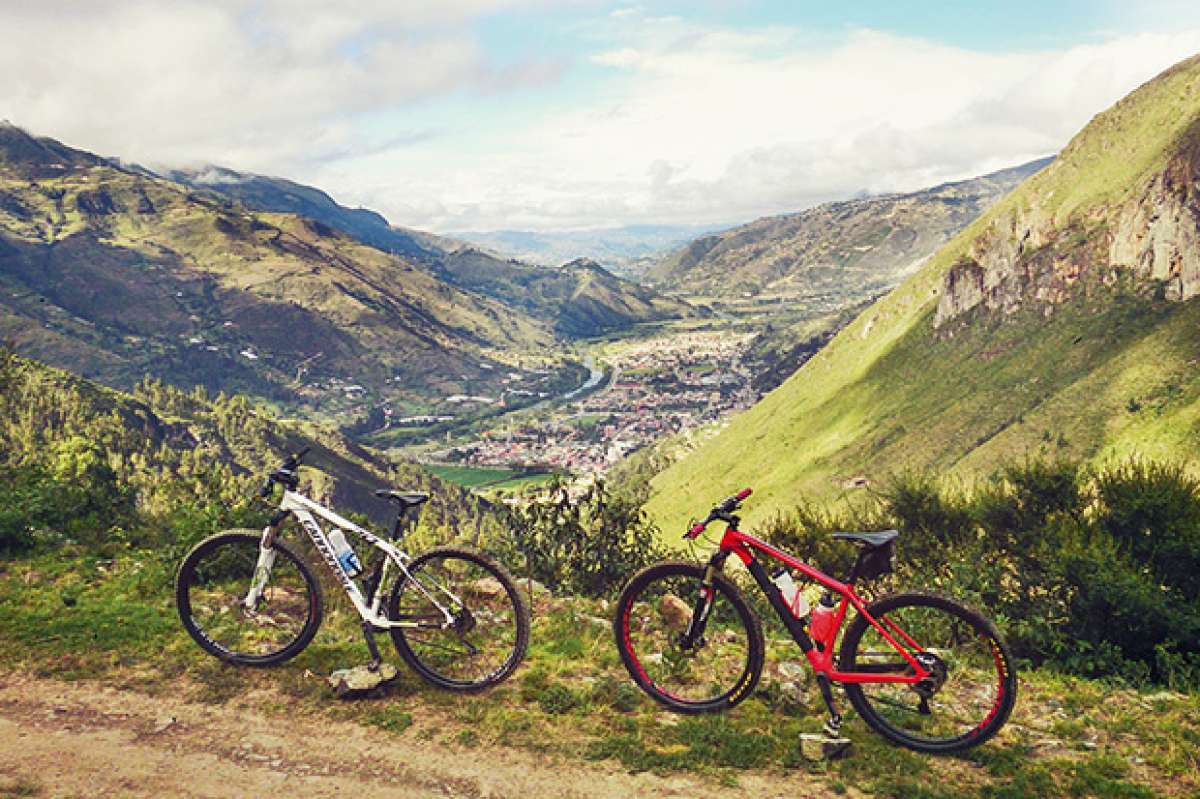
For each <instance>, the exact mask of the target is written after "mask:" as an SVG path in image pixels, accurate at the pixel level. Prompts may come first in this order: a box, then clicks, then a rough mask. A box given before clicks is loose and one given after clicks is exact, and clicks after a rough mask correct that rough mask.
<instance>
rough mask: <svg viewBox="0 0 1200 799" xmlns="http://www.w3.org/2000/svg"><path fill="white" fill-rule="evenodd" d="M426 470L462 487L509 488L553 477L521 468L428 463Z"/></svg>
mask: <svg viewBox="0 0 1200 799" xmlns="http://www.w3.org/2000/svg"><path fill="white" fill-rule="evenodd" d="M425 468H426V469H427V470H428V471H430V472H431V473H433V474H434V475H435V476H437V477H440V478H442V479H443V480H445V481H447V482H450V483H454V484H456V485H460V486H462V487H463V488H474V489H482V488H486V489H490V490H498V489H505V490H511V489H514V488H522V487H525V486H528V485H540V484H542V483H547V482H549V481H550V480H552V479H553V478H554V475H552V474H550V473H548V472H534V473H530V472H527V471H524V470H521V469H503V468H491V467H484V466H442V465H430V466H426V467H425Z"/></svg>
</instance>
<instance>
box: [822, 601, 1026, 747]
mask: <svg viewBox="0 0 1200 799" xmlns="http://www.w3.org/2000/svg"><path fill="white" fill-rule="evenodd" d="M867 612H868V613H870V614H871V616H873V617H874V618H875V620H876V621H878V622H879V623H880V625H882V627H883V628H884V629H885V630H887V633H888V635H889V636H891V637H892V639H893V640H895V641H896V642H897V643H899V644H901V645H903V646H904V647H905V648H906V649H907V650H908V651H909V653H910V654H912V655H913V657H914V658H915V659H916V660H917V661H918V662H920V663H921V664H922V666H923V667H924V668H925V669H926V670H928V671H929V672H930V676H929V677H928V678H926V679H925V680H922V681H921V682H920V683H917V684H915V685H907V684H903V683H861V684H857V685H855V684H848V685H846V686H845V688H846V694H847V696H849V697H850V702H851V704H853V705H854V709H855V710H857V711H858V714H859V715H860V716H862V718H863V721H865V722H866V723H867V724H868V725H870V726H871V727H872V728H873V729H874V730H875V731H876V732H878V733H880V734H881V735H883V736H884V737H885V738H888V739H890V740H891V741H894V742H895V743H898V744H901V745H902V746H906V747H908V748H909V749H915V750H917V751H918V752H931V753H949V752H960V751H962V750H964V749H969V748H971V747H973V746H978V745H979V744H981V743H983V742H984V741H986V740H987V739H989V738H991V737H992V736H993V735H995V734H996V733H997V732H999V730H1000V728H1001V727H1002V726H1004V722H1005V721H1007V720H1008V716H1009V714H1010V713H1011V712H1012V709H1013V705H1014V704H1015V703H1016V700H1017V675H1016V671H1015V670H1014V669H1013V667H1012V658H1011V657H1010V656H1009V653H1008V648H1007V647H1006V646H1005V645H1004V642H1003V641H1002V640H1001V639H1000V635H999V633H998V632H997V631H996V628H995V627H994V626H992V624H991V622H989V621H988V620H987V619H985V618H984V617H983V616H981V615H980V614H979V613H977V612H976V611H974V610H971V609H970V608H968V607H965V606H963V605H961V604H959V603H958V602H956V601H955V600H953V599H950V598H948V597H944V596H939V595H937V594H925V593H906V594H894V595H892V596H887V597H884V598H882V599H880V600H878V601H876V602H874V603H872V604H871V605H869V606H868V607H867ZM839 665H840V668H841V670H842V671H846V672H853V671H861V672H872V673H876V674H892V675H905V674H912V673H913V670H912V667H911V666H909V665H908V662H907V661H906V660H905V659H904V658H903V657H902V656H901V654H900V653H899V652H898V651H897V650H896V648H895V647H894V646H892V644H891V643H889V642H888V640H887V639H886V638H885V637H884V636H883V635H882V634H881V633H880V631H879V630H877V629H876V628H875V627H874V626H872V625H871V624H870V622H868V621H867V620H866V618H865V617H863V616H862V615H859V616H858V617H857V618H855V620H854V623H853V624H852V625H850V627H849V628H848V629H847V630H846V637H845V638H844V639H843V640H842V648H841V651H840V654H839Z"/></svg>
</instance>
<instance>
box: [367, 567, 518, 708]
mask: <svg viewBox="0 0 1200 799" xmlns="http://www.w3.org/2000/svg"><path fill="white" fill-rule="evenodd" d="M437 559H450V560H455V559H457V560H460V561H465V562H467V563H473V564H475V565H476V566H479V567H481V568H482V569H483V570H484V571H485V572H487V573H488V575H489V576H490V577H492V578H493V579H495V580H496V581H498V582H499V583H500V585H501V586H502V587H503V589H504V594H505V596H506V597H507V598H508V601H509V603H511V607H512V612H513V619H514V622H515V624H516V636H515V639H514V641H513V643H512V648H511V651H509V653H508V655H507V657H506V658H505V659H504V661H503V663H501V665H500V666H498V667H497V668H495V669H493V670H491V671H489V672H488V673H487V674H485V675H484V676H483V677H482V678H480V679H474V680H461V679H455V678H453V677H450V676H447V675H445V674H443V673H441V672H440V671H438V669H437V668H435V667H434V666H433V665H432V664H430V663H427V662H426V660H425V659H423V658H422V657H421V656H420V655H419V654H417V652H415V651H414V650H413V647H412V646H411V645H410V642H409V637H410V633H409V632H407V631H406V628H404V627H393V628H392V629H391V631H390V632H391V637H392V644H393V646H395V648H396V652H397V653H398V654H399V655H400V657H401V658H403V659H404V662H405V663H407V664H408V665H409V666H410V667H411V668H412V669H413V671H415V672H417V674H419V675H421V677H422V678H424V679H425V680H426V681H428V682H430V683H432V684H434V685H436V686H438V687H440V688H445V689H447V690H451V691H460V692H464V693H474V692H477V691H482V690H484V689H486V688H490V687H492V686H494V685H498V684H499V683H501V682H503V681H504V680H506V679H508V677H509V676H511V675H512V673H513V671H515V670H516V668H517V666H519V665H520V664H521V661H522V660H524V658H525V652H526V650H527V649H528V647H529V627H530V617H529V607H528V605H526V604H525V599H524V597H523V596H522V595H521V591H520V589H519V588H517V584H516V581H515V580H513V578H512V575H510V574H509V573H508V570H507V569H505V568H504V566H502V565H501V564H499V563H497V562H496V561H495V560H493V559H491V558H490V557H488V556H487V555H484V554H482V553H480V552H475V551H474V550H470V549H462V548H459V547H438V548H436V549H431V550H429V551H428V552H425V553H423V554H422V555H420V556H419V557H417V558H416V559H414V560H413V561H412V562H411V563H409V564H408V571H409V574H411V575H413V577H414V579H418V578H419V575H420V573H421V571H422V569H423V568H425V567H426V566H427V565H428V564H430V563H432V562H433V561H434V560H437ZM408 584H409V579H408V577H406V576H403V575H402V576H401V577H400V578H399V579H397V580H396V582H395V584H394V585H393V586H392V593H391V596H390V598H389V601H388V616H389V618H390V619H393V620H395V619H397V618H399V616H400V615H401V614H400V601H401V598H402V595H403V593H404V591H405V589H406V587H407V586H408Z"/></svg>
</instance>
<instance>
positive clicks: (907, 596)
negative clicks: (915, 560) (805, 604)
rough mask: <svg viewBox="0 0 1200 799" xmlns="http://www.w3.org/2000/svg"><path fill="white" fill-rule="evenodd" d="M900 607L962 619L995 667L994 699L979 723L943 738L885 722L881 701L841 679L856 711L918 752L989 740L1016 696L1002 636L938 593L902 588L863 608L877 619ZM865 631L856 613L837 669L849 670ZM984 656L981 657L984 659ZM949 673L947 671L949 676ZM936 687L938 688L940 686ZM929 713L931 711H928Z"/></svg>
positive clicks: (958, 748)
mask: <svg viewBox="0 0 1200 799" xmlns="http://www.w3.org/2000/svg"><path fill="white" fill-rule="evenodd" d="M903 608H927V609H932V610H935V611H943V612H945V613H947V614H949V615H951V616H953V617H956V618H957V619H958V620H960V621H962V622H964V623H965V624H966V625H968V626H969V627H970V629H971V630H972V631H974V632H975V633H976V634H977V635H978V636H979V638H980V639H981V641H982V642H983V643H984V644H986V645H987V650H985V651H984V654H985V655H986V656H987V657H990V658H991V665H993V666H994V667H995V669H996V678H997V682H996V684H995V691H996V696H995V700H994V701H993V703H992V704H991V706H990V708H989V709H988V711H987V713H986V715H985V716H984V717H983V718H982V719H980V720H979V723H978V724H975V726H973V727H971V728H970V729H968V730H967V731H966V732H965V733H961V734H958V735H954V736H952V737H948V738H932V737H928V736H921V735H916V734H912V733H911V732H908V731H905V730H903V729H900V728H898V727H897V726H896V725H895V724H892V723H889V721H888V720H887V717H886V716H885V715H884V714H883V712H881V711H880V709H879V708H877V707H876V705H877V704H882V702H880V701H875V702H873V701H872V698H871V697H870V696H868V695H867V694H866V692H865V690H864V686H863V685H857V684H850V683H848V684H845V685H844V688H845V691H846V695H847V696H848V697H849V699H850V703H851V704H852V705H853V706H854V709H855V710H856V711H858V714H859V716H861V717H862V719H863V721H864V722H866V723H867V725H868V726H870V727H871V728H872V729H873V730H875V731H876V732H878V733H879V734H880V735H882V736H883V737H885V738H887V739H888V740H890V741H892V742H893V743H897V744H899V745H901V746H904V747H907V748H909V749H913V750H915V751H918V752H926V753H931V754H950V753H953V752H961V751H963V750H966V749H970V748H972V747H975V746H978V745H980V744H982V743H983V742H985V741H987V740H988V739H990V738H991V737H992V736H994V735H995V734H996V733H997V732H999V731H1000V728H1001V727H1003V726H1004V724H1005V722H1006V721H1008V717H1009V715H1010V714H1011V713H1012V710H1013V707H1014V706H1015V704H1016V700H1017V674H1016V670H1015V669H1014V668H1013V667H1012V656H1011V654H1010V653H1009V650H1008V647H1007V645H1005V643H1004V641H1003V639H1001V637H1000V634H999V632H997V630H996V627H995V625H993V624H992V623H991V621H989V620H988V619H987V618H986V617H984V616H983V615H982V614H981V613H979V612H978V611H976V610H974V609H973V608H970V607H968V606H966V605H964V604H962V603H961V602H959V601H957V600H955V599H952V598H950V597H947V596H943V595H941V594H934V593H927V592H906V593H899V594H891V595H889V596H885V597H882V598H881V599H878V600H876V601H875V602H873V603H871V604H870V605H868V606H867V611H868V612H869V613H870V614H871V616H873V617H875V619H876V620H882V619H883V618H884V617H885V616H886V615H887V614H889V613H894V612H895V611H897V610H900V609H903ZM868 630H874V627H872V626H871V624H870V622H868V621H867V620H866V618H865V617H864V616H862V615H861V614H859V615H858V616H857V617H856V618H855V619H854V622H853V623H852V624H851V625H850V626H849V627H848V628H847V630H846V635H845V637H844V638H843V639H842V646H841V649H840V650H839V655H838V660H839V668H840V669H841V670H842V671H854V670H855V664H856V662H857V660H858V656H859V653H858V647H859V644H860V642H861V640H862V637H863V635H864V634H865V633H866V632H867V631H868ZM985 660H986V658H985ZM949 677H950V675H949V674H948V675H947V676H946V680H947V681H948V680H949ZM939 690H940V688H939ZM930 715H932V714H930ZM971 723H973V722H971Z"/></svg>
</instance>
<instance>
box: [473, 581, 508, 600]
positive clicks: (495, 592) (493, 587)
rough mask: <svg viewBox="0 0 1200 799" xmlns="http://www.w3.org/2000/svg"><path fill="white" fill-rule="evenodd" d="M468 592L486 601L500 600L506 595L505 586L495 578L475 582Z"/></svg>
mask: <svg viewBox="0 0 1200 799" xmlns="http://www.w3.org/2000/svg"><path fill="white" fill-rule="evenodd" d="M468 591H470V592H471V593H472V594H474V595H475V596H481V597H484V598H485V599H499V598H500V597H502V596H504V594H505V591H504V584H503V583H501V582H500V581H499V580H497V579H496V578H495V577H481V578H479V579H478V580H476V581H475V582H473V583H471V586H470V588H468Z"/></svg>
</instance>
